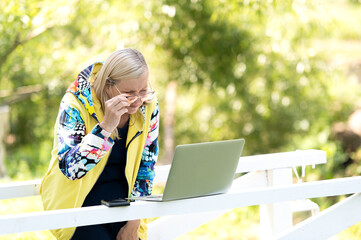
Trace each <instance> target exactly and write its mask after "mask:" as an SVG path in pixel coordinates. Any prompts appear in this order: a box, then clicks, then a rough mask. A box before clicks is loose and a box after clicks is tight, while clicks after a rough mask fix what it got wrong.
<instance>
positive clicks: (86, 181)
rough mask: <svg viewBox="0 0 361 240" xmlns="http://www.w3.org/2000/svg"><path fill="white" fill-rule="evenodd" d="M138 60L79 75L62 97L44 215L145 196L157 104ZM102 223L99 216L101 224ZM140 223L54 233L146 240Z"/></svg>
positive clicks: (129, 54)
mask: <svg viewBox="0 0 361 240" xmlns="http://www.w3.org/2000/svg"><path fill="white" fill-rule="evenodd" d="M148 78H149V70H148V66H147V63H146V61H145V59H144V57H143V55H142V54H141V53H140V52H138V51H137V50H135V49H123V50H118V51H115V52H114V53H112V54H111V55H110V57H109V58H108V59H107V60H106V61H105V63H104V64H103V63H101V62H98V63H95V64H93V65H91V66H89V67H87V68H86V69H84V70H83V71H82V72H80V74H79V75H78V78H77V80H76V81H75V82H73V83H72V84H71V86H70V87H69V89H68V90H67V93H66V94H65V95H64V97H63V99H62V101H61V104H60V110H59V115H58V118H57V121H56V124H55V129H54V130H55V133H56V137H55V138H54V147H53V151H52V157H51V162H50V166H49V170H48V172H47V174H46V175H45V177H44V179H43V182H42V185H41V190H40V192H41V197H42V201H43V205H44V208H45V210H52V209H65V208H77V207H82V206H83V207H84V206H94V205H99V204H100V201H101V200H103V199H105V200H110V199H116V198H126V197H129V196H143V195H150V194H151V191H152V182H153V179H154V164H155V162H156V160H157V156H158V103H157V101H156V99H155V93H154V91H153V90H152V89H151V87H150V84H149V81H148ZM100 217H101V216H100ZM146 231H147V229H146V225H145V220H134V221H128V222H119V223H110V224H101V225H91V226H84V227H77V228H75V227H74V228H66V229H57V230H52V233H53V235H54V236H55V237H56V238H57V239H72V240H77V239H102V240H103V239H112V240H114V239H117V240H118V239H127V240H128V239H132V240H133V239H139V238H140V239H142V240H145V239H146V237H147V236H146Z"/></svg>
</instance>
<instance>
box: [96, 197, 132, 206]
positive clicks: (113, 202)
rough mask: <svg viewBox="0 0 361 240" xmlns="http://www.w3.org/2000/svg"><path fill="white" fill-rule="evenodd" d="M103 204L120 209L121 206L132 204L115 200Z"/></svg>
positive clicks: (123, 200) (121, 199) (119, 199)
mask: <svg viewBox="0 0 361 240" xmlns="http://www.w3.org/2000/svg"><path fill="white" fill-rule="evenodd" d="M101 203H102V204H103V205H105V206H107V207H119V206H129V205H130V202H129V201H127V200H125V199H123V198H118V199H113V200H102V201H101Z"/></svg>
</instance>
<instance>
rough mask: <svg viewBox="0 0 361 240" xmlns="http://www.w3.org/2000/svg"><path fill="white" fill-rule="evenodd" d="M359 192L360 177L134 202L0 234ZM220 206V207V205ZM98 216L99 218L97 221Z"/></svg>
mask: <svg viewBox="0 0 361 240" xmlns="http://www.w3.org/2000/svg"><path fill="white" fill-rule="evenodd" d="M358 192H361V177H350V178H342V179H332V180H323V181H318V182H308V183H299V184H294V185H292V186H282V187H266V188H258V189H255V190H245V191H239V192H234V191H231V192H229V193H227V194H219V195H214V196H208V197H199V198H192V199H184V200H177V201H170V202H160V203H158V202H134V203H131V206H130V207H117V208H108V207H105V206H95V207H83V208H76V209H64V210H52V211H45V212H36V213H24V214H13V215H5V216H0V233H1V234H10V233H17V232H27V231H38V230H46V229H57V228H67V227H73V226H85V225H92V224H101V223H109V222H116V221H126V220H134V219H143V218H154V217H160V216H166V215H179V214H187V213H196V212H207V211H210V210H212V211H217V210H222V209H232V208H236V207H245V206H253V205H260V204H268V203H273V202H283V201H291V200H297V199H303V198H317V197H325V196H336V195H343V194H352V193H358ZM220 203H221V204H220ZM99 216H102V217H101V218H100V217H99ZM39 223H41V224H39Z"/></svg>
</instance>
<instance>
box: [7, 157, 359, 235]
mask: <svg viewBox="0 0 361 240" xmlns="http://www.w3.org/2000/svg"><path fill="white" fill-rule="evenodd" d="M324 163H326V153H325V152H324V151H320V150H303V151H294V152H286V153H275V154H265V155H257V156H249V157H241V158H240V161H239V165H238V168H237V173H247V174H245V175H243V176H242V177H240V178H238V179H235V180H234V182H233V186H232V189H231V190H230V191H229V192H228V193H227V194H221V195H214V196H208V197H201V198H193V199H185V200H178V201H171V202H162V203H156V202H134V203H132V204H131V206H130V207H118V208H108V207H105V206H95V207H84V208H77V209H64V210H53V211H44V212H33V213H23V214H12V215H3V216H0V234H11V233H18V232H29V231H39V230H47V229H57V228H66V227H73V226H84V225H92V224H100V223H109V222H115V221H126V220H132V219H142V218H153V217H161V218H159V219H157V220H155V221H153V222H151V223H150V224H149V239H150V240H152V239H167V240H168V239H174V238H176V237H178V236H180V235H183V234H184V233H186V232H188V231H190V230H192V229H194V228H196V227H198V226H201V225H203V224H204V223H206V222H208V221H210V220H212V219H214V218H216V217H217V216H220V215H221V214H223V213H225V212H227V211H229V210H231V209H232V208H236V207H244V206H252V205H261V209H260V215H261V216H260V219H261V220H260V224H261V228H262V229H261V231H260V232H261V235H260V238H261V239H272V238H275V239H326V238H327V237H331V236H333V235H335V234H337V233H338V232H340V231H342V230H344V229H346V228H348V227H350V226H352V225H353V224H355V223H358V222H359V221H361V207H358V208H355V205H356V204H359V206H361V204H360V203H361V197H360V194H358V193H359V192H361V177H350V178H341V179H332V180H323V181H314V182H307V183H297V184H293V177H292V169H293V168H294V167H299V166H301V167H303V168H305V167H306V166H314V165H316V164H324ZM168 171H169V166H160V167H157V168H156V176H157V177H156V179H155V182H164V181H165V180H166V178H167V175H168ZM39 184H40V181H39V180H35V181H27V182H20V183H8V184H1V185H0V199H8V198H18V197H25V196H34V195H38V194H39ZM354 193H357V194H354ZM344 194H354V195H353V196H352V197H350V198H348V199H346V200H344V201H342V202H339V203H338V204H336V205H334V206H332V207H330V208H329V209H326V210H324V211H322V212H320V213H318V214H315V215H314V216H312V217H310V218H309V219H307V220H305V221H304V222H301V223H299V224H297V225H295V226H293V222H292V214H293V212H294V211H302V210H311V209H314V208H317V205H316V206H315V205H314V204H312V203H310V202H305V203H306V204H301V205H298V206H297V208H294V209H292V201H294V200H300V199H307V198H317V197H326V196H336V195H344ZM294 206H295V205H294ZM170 215H171V216H170ZM340 217H344V218H345V220H343V221H342V222H339V218H340ZM325 222H327V224H325ZM179 226H182V227H181V228H180V227H179ZM295 236H296V237H295Z"/></svg>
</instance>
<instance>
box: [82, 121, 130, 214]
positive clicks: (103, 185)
mask: <svg viewBox="0 0 361 240" xmlns="http://www.w3.org/2000/svg"><path fill="white" fill-rule="evenodd" d="M118 132H119V136H120V139H117V140H115V141H114V146H113V148H112V149H111V153H110V155H109V158H108V162H107V164H106V165H105V167H104V170H103V172H102V173H101V174H100V176H99V178H98V180H97V182H96V183H95V185H94V187H93V188H92V190H91V191H90V192H89V194H88V196H87V197H86V198H85V201H84V203H83V207H86V206H94V205H100V202H101V200H112V199H116V198H127V197H128V183H127V179H126V178H125V165H126V161H127V153H126V149H125V145H126V139H127V133H128V124H126V126H124V127H123V128H118Z"/></svg>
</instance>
